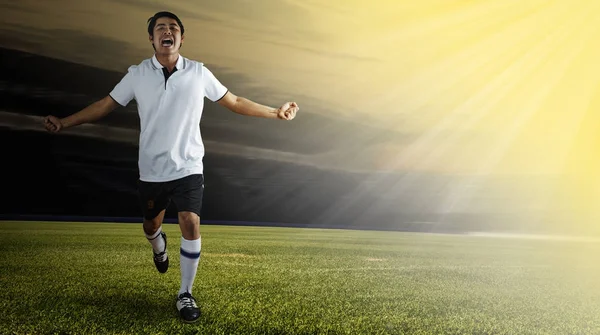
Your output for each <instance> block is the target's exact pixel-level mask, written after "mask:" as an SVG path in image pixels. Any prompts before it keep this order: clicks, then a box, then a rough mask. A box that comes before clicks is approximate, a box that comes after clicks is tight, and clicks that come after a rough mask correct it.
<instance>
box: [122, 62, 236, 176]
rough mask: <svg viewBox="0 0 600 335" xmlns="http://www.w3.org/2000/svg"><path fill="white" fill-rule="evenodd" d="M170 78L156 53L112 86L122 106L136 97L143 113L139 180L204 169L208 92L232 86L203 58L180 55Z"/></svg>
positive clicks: (216, 95)
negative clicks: (203, 124) (203, 129)
mask: <svg viewBox="0 0 600 335" xmlns="http://www.w3.org/2000/svg"><path fill="white" fill-rule="evenodd" d="M176 68H177V70H176V71H174V72H172V73H171V75H170V76H169V77H168V79H165V78H166V76H165V74H164V73H163V66H162V65H161V64H160V63H159V62H158V60H157V59H156V55H154V56H153V57H152V58H150V59H145V60H144V61H142V62H141V63H140V64H139V65H133V66H131V67H129V69H128V72H127V74H126V75H125V76H124V77H123V79H121V81H120V82H119V83H118V84H117V85H116V86H115V88H114V89H113V90H112V91H111V92H110V96H111V97H112V98H113V99H114V100H115V101H116V102H117V103H119V104H120V105H121V106H126V105H127V104H128V103H129V102H130V101H131V100H132V99H135V100H136V101H137V104H138V113H139V116H140V129H141V132H140V144H139V161H138V166H139V170H140V171H139V172H140V180H142V181H149V182H164V181H171V180H175V179H179V178H183V177H185V176H188V175H191V174H200V173H203V170H204V166H203V163H202V159H203V158H204V144H203V142H202V136H201V134H200V119H201V117H202V110H203V108H204V97H207V98H208V99H210V100H211V101H213V102H214V101H218V100H219V99H221V98H222V97H223V96H224V95H225V93H227V88H226V87H225V86H223V85H222V84H221V83H220V82H219V81H218V80H217V78H215V76H214V75H213V74H212V72H211V71H209V70H208V69H207V68H206V67H205V66H204V64H203V63H200V62H197V61H193V60H189V59H187V58H185V57H183V56H182V55H179V58H178V60H177V65H176Z"/></svg>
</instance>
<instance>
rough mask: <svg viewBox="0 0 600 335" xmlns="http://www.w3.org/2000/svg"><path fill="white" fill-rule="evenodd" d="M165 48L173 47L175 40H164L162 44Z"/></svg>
mask: <svg viewBox="0 0 600 335" xmlns="http://www.w3.org/2000/svg"><path fill="white" fill-rule="evenodd" d="M160 45H162V46H163V47H167V48H168V47H171V46H173V39H171V38H165V39H164V40H162V42H161V44H160Z"/></svg>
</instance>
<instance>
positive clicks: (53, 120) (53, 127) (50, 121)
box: [44, 115, 63, 133]
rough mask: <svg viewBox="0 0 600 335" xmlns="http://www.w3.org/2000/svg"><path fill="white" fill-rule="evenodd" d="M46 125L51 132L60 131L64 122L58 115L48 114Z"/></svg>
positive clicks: (45, 120)
mask: <svg viewBox="0 0 600 335" xmlns="http://www.w3.org/2000/svg"><path fill="white" fill-rule="evenodd" d="M44 127H46V130H47V131H49V132H51V133H58V132H59V131H61V130H62V128H63V124H62V122H61V121H60V119H59V118H57V117H56V116H52V115H48V116H46V117H45V118H44Z"/></svg>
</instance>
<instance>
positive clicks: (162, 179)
mask: <svg viewBox="0 0 600 335" xmlns="http://www.w3.org/2000/svg"><path fill="white" fill-rule="evenodd" d="M194 174H203V170H189V171H186V172H184V173H181V174H177V175H170V176H164V177H152V176H142V175H140V181H143V182H148V183H165V182H170V181H174V180H177V179H181V178H185V177H188V176H191V175H194Z"/></svg>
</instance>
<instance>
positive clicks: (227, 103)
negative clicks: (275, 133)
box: [218, 92, 300, 121]
mask: <svg viewBox="0 0 600 335" xmlns="http://www.w3.org/2000/svg"><path fill="white" fill-rule="evenodd" d="M218 103H219V105H221V106H223V107H225V108H227V109H229V110H230V111H232V112H234V113H238V114H241V115H247V116H257V117H264V118H269V119H282V120H288V121H290V120H293V119H294V118H295V117H296V113H298V111H299V110H300V107H298V104H296V103H295V102H286V103H284V104H283V105H281V107H279V108H273V107H269V106H265V105H261V104H259V103H256V102H254V101H252V100H249V99H246V98H243V97H238V96H236V95H235V94H233V93H231V92H227V93H226V94H225V96H224V97H222V98H221V99H220V100H219V101H218Z"/></svg>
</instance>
